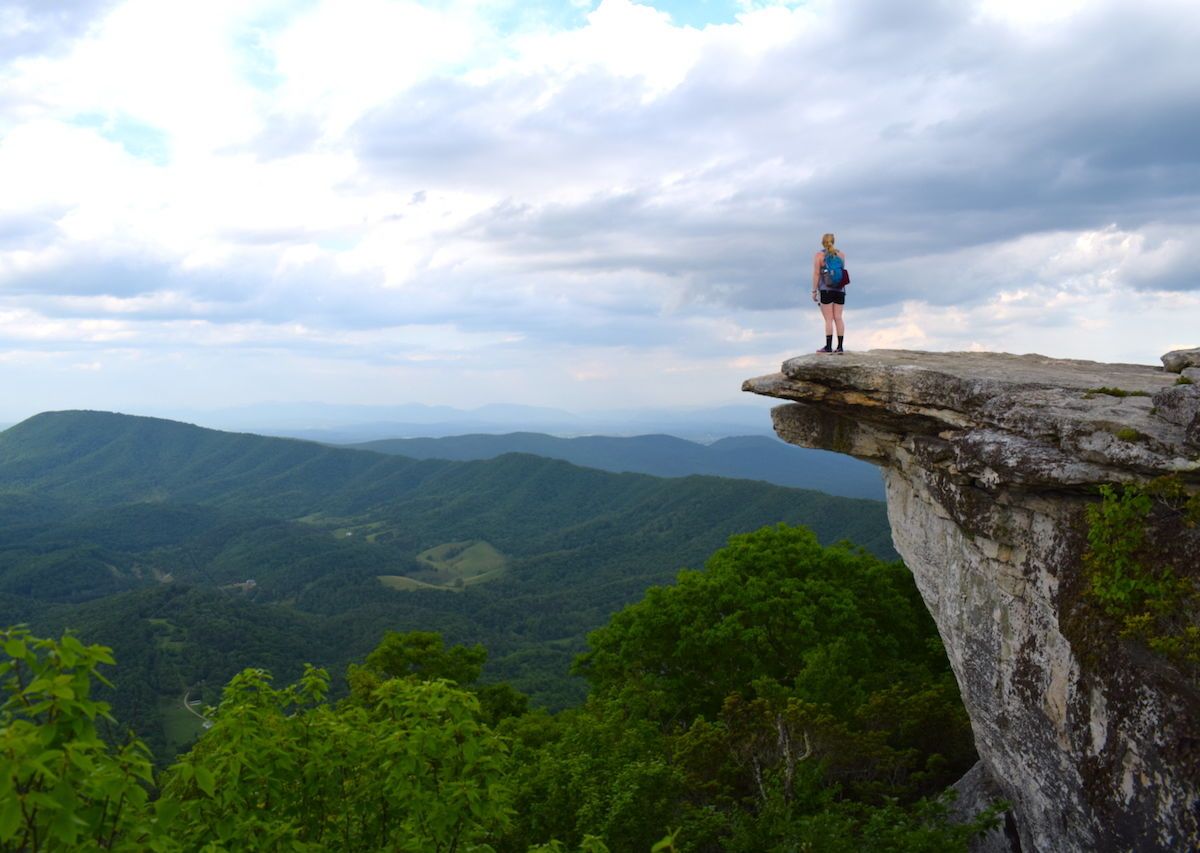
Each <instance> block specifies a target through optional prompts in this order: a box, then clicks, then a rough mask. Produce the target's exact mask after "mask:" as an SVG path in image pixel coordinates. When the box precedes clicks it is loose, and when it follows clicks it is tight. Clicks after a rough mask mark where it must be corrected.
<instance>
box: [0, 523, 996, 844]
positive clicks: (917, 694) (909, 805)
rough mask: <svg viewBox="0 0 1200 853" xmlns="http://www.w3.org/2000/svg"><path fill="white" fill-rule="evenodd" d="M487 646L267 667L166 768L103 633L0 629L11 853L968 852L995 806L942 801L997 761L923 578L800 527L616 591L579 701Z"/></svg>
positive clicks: (421, 638) (436, 646)
mask: <svg viewBox="0 0 1200 853" xmlns="http://www.w3.org/2000/svg"><path fill="white" fill-rule="evenodd" d="M486 654H487V651H486V649H485V648H483V647H482V646H470V647H466V646H449V647H448V646H447V645H446V644H445V643H444V642H443V638H442V637H441V636H439V635H438V634H436V633H424V632H407V633H397V632H388V633H386V634H385V635H383V636H382V637H380V638H379V641H378V645H377V646H376V648H375V649H374V650H373V651H371V652H370V653H369V654H366V655H365V656H364V657H363V659H362V660H361V661H360V662H358V663H355V664H353V665H351V666H350V667H349V670H348V677H347V680H348V682H349V692H348V695H346V696H344V697H343V698H341V699H334V698H332V697H331V695H330V678H329V674H328V673H327V672H326V671H324V670H322V669H320V668H312V667H306V668H305V669H304V671H303V673H302V674H300V675H299V677H298V678H297V679H295V683H293V684H290V685H288V684H286V683H285V682H283V681H279V680H275V681H273V680H272V677H271V673H269V672H268V671H266V670H265V669H262V668H254V669H248V670H246V671H244V672H242V673H240V674H238V675H236V676H235V677H234V678H232V680H230V682H229V684H228V685H227V686H226V687H225V688H224V690H223V691H222V693H221V696H220V702H219V705H218V706H217V707H214V708H209V709H206V710H204V711H203V713H205V714H206V715H207V717H208V718H209V722H210V724H211V728H209V729H208V730H207V731H206V732H205V733H204V734H203V735H202V737H201V738H200V740H199V742H198V743H197V744H196V745H195V746H194V748H192V749H191V750H190V751H189V752H187V753H186V754H185V755H182V756H181V757H180V758H179V760H178V761H177V762H174V763H173V764H172V766H171V767H170V768H168V769H166V770H165V771H160V772H156V771H155V770H154V769H153V768H152V766H151V763H150V761H149V759H148V756H147V754H146V752H145V750H144V748H143V747H142V746H141V744H140V743H139V742H137V741H132V742H130V741H127V740H126V741H119V742H112V743H110V744H106V743H105V742H104V740H102V739H101V737H100V735H101V734H102V730H103V724H104V716H103V711H104V709H103V707H102V706H97V705H96V704H95V703H94V702H93V701H92V698H91V696H90V692H91V690H92V689H93V687H94V681H95V676H94V673H96V671H97V670H98V669H103V670H104V671H106V672H109V673H111V672H112V669H111V664H112V663H113V659H112V657H111V656H110V655H109V654H108V651H107V650H105V649H103V648H100V647H85V646H83V645H81V644H80V643H79V642H78V641H77V640H76V639H75V638H73V637H69V636H68V637H64V638H63V640H62V641H61V642H54V641H50V640H41V639H37V638H36V637H33V636H30V635H29V634H28V633H27V632H25V631H22V630H11V629H10V630H3V629H0V754H3V755H4V756H5V759H6V764H5V767H6V768H7V769H6V771H5V774H4V775H3V776H0V785H4V786H5V789H4V791H3V792H4V794H5V797H4V798H0V849H4V850H27V849H84V848H86V849H93V848H95V849H114V850H159V851H177V850H201V849H203V850H208V851H220V850H247V849H254V850H264V851H267V850H269V851H285V850H287V851H297V850H305V851H325V850H338V851H358V850H361V851H374V850H412V851H477V853H483V851H493V853H566V851H580V853H607V851H610V850H611V851H621V853H625V851H629V853H633V851H650V850H651V847H652V846H653V850H654V851H657V852H658V853H685V851H686V853H761V851H772V850H778V851H785V850H814V851H818V850H819V851H822V853H859V851H863V850H870V851H874V853H950V851H963V853H965V851H966V849H967V848H966V843H967V839H968V838H969V837H971V836H972V835H973V834H975V833H976V832H977V831H979V829H980V828H982V827H983V826H985V825H987V824H988V823H989V822H990V821H991V816H990V814H984V815H982V816H981V817H980V818H979V819H977V820H976V821H974V822H973V823H971V824H969V825H965V826H963V825H959V826H955V825H951V824H949V823H948V822H947V820H946V811H945V800H944V799H943V797H942V794H943V792H944V791H945V789H946V786H947V785H948V784H950V783H951V782H953V781H954V780H955V779H957V778H958V777H959V776H961V774H962V773H963V771H964V770H966V769H967V768H968V767H969V766H971V764H972V763H973V762H974V761H975V759H976V757H975V754H974V750H973V748H972V739H971V730H970V725H969V723H968V721H967V717H966V714H965V712H964V710H963V707H962V703H961V701H960V699H959V696H958V693H957V690H956V686H955V682H954V679H953V677H952V676H951V673H950V669H949V666H948V663H947V660H946V656H945V653H944V652H943V650H942V647H941V644H940V642H939V640H938V637H937V633H936V631H935V629H934V626H933V623H932V620H930V618H929V616H928V614H927V613H926V612H925V609H924V606H923V605H922V602H921V599H920V596H919V595H918V593H917V591H916V589H915V586H914V584H913V581H912V577H911V576H910V575H909V574H908V572H907V571H906V570H905V569H904V567H903V566H902V565H900V564H898V563H884V562H882V561H880V560H878V559H876V558H874V557H872V556H871V555H869V554H866V553H864V552H861V551H857V550H855V549H853V548H850V547H845V546H835V547H832V548H822V547H820V546H819V545H818V544H817V541H816V538H815V537H814V536H813V535H812V533H811V532H809V531H807V530H803V529H800V528H789V527H786V526H783V525H778V526H774V527H767V528H763V529H762V530H759V531H757V532H755V533H752V534H747V535H741V536H737V537H734V538H733V539H732V540H731V542H730V544H729V545H728V546H727V547H725V548H722V549H720V550H719V551H717V552H716V553H715V554H713V555H712V556H711V557H710V559H708V560H707V562H706V565H705V567H704V570H703V571H692V572H684V573H681V574H680V575H679V577H678V578H677V581H676V583H674V584H673V585H670V586H662V587H654V588H651V589H650V590H648V592H647V593H646V595H645V596H644V597H643V598H641V600H639V601H637V602H636V603H634V604H632V605H630V606H629V607H627V608H625V609H624V610H622V611H621V612H619V613H618V614H616V615H615V616H614V617H613V618H612V619H611V620H610V621H608V623H607V624H606V625H605V626H603V627H602V628H600V629H599V630H597V631H595V632H593V633H592V634H591V635H590V636H589V638H588V650H587V652H586V654H584V655H582V656H581V657H580V658H579V659H578V661H577V663H576V666H577V669H578V671H579V672H580V673H581V674H582V675H583V676H584V677H585V678H586V679H587V683H588V684H589V687H590V692H589V695H588V698H587V701H586V702H584V703H582V704H581V705H580V706H578V707H576V708H573V709H570V710H567V711H563V712H560V713H558V714H554V715H551V714H547V713H546V712H545V711H541V710H536V709H534V710H530V709H529V707H528V703H527V701H526V700H525V698H524V697H523V696H521V695H520V693H518V692H517V691H514V690H513V689H512V688H511V686H509V685H506V684H498V685H497V684H492V685H483V684H480V682H479V674H480V667H481V665H482V663H483V661H484V659H485V657H486ZM117 664H118V672H119V670H120V667H122V666H124V662H123V660H122V659H121V657H120V654H119V653H118V655H117ZM197 713H199V712H197ZM98 724H99V725H98Z"/></svg>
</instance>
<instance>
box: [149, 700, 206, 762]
mask: <svg viewBox="0 0 1200 853" xmlns="http://www.w3.org/2000/svg"><path fill="white" fill-rule="evenodd" d="M158 712H159V714H160V715H161V716H162V721H163V735H164V736H165V737H166V741H167V751H168V753H169V754H171V755H174V754H175V753H178V752H181V751H182V750H183V748H184V747H186V746H187V745H188V744H190V743H191V742H192V741H193V740H195V739H196V738H197V737H198V736H199V735H200V731H201V727H202V726H203V724H204V721H203V720H201V719H200V718H199V717H197V716H196V715H195V714H193V713H192V712H191V711H189V710H188V709H187V708H185V707H183V695H182V694H176V695H174V696H160V697H158Z"/></svg>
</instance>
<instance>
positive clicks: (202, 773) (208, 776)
mask: <svg viewBox="0 0 1200 853" xmlns="http://www.w3.org/2000/svg"><path fill="white" fill-rule="evenodd" d="M196 786H197V787H198V788H199V789H200V790H201V791H203V792H204V793H206V794H208V795H209V796H210V797H211V796H212V795H213V792H214V791H216V789H217V781H216V779H215V778H214V777H213V774H212V771H211V770H209V769H208V768H207V767H205V766H204V765H202V764H198V765H196Z"/></svg>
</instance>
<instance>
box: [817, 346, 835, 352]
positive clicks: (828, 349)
mask: <svg viewBox="0 0 1200 853" xmlns="http://www.w3.org/2000/svg"><path fill="white" fill-rule="evenodd" d="M817 352H833V350H831V349H830V348H829V347H821V348H820V349H819V350H817Z"/></svg>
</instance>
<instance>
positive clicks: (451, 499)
mask: <svg viewBox="0 0 1200 853" xmlns="http://www.w3.org/2000/svg"><path fill="white" fill-rule="evenodd" d="M778 522H784V523H789V524H801V523H802V524H804V525H806V526H809V527H811V528H812V529H813V530H814V531H816V532H817V534H818V536H819V537H820V539H821V540H822V541H824V542H833V541H837V540H840V539H849V540H851V541H853V542H856V543H858V544H859V545H861V546H864V547H866V548H869V549H871V550H873V551H875V552H876V553H877V554H879V555H881V556H884V557H886V558H889V559H892V558H894V557H895V552H894V551H893V550H892V547H891V539H890V529H889V527H888V524H887V520H886V514H885V508H884V505H883V504H882V503H880V502H877V501H867V500H850V499H846V498H840V497H834V496H830V495H827V494H823V493H820V492H814V491H800V490H796V489H789V488H784V487H780V486H776V485H771V484H767V483H761V482H751V481H748V480H734V479H727V478H718V477H705V476H690V477H679V478H671V479H663V478H657V477H651V476H647V475H644V474H630V473H626V474H616V473H609V472H605V471H600V470H595V469H591V468H581V467H578V466H575V465H572V464H569V463H567V462H564V461H560V460H556V459H548V458H543V457H538V456H532V455H528V454H515V453H509V454H505V455H502V456H499V457H496V458H494V459H488V460H477V461H447V460H438V459H423V460H422V459H413V458H408V457H403V456H395V455H386V454H382V453H377V452H370V451H365V450H356V449H348V448H337V447H329V446H325V445H321V444H317V443H313V442H306V441H298V440H294V439H283V438H269V437H263V436H256V435H246V434H232V433H224V432H217V431H214V430H208V429H203V428H200V427H195V426H191V425H188V424H181V423H176V422H171V421H164V420H159V419H154V418H144V417H133V416H127V415H116V414H109V413H102V412H53V413H45V414H42V415H38V416H35V417H33V418H30V419H28V420H26V421H24V422H22V423H20V424H18V425H16V426H15V427H12V428H10V429H8V430H6V431H5V432H3V433H0V622H4V623H14V622H22V621H24V622H29V623H31V624H32V625H33V626H34V627H35V628H37V629H38V630H42V631H47V632H50V633H55V632H58V631H61V630H62V629H63V628H65V627H74V628H76V629H78V630H79V631H80V633H81V634H83V635H84V636H85V638H87V639H90V640H94V641H100V642H104V643H106V644H108V645H111V646H114V648H115V650H116V653H117V656H118V660H119V661H120V663H121V667H120V670H119V674H118V678H119V679H120V680H121V685H119V686H121V691H120V694H119V696H120V699H119V702H118V706H117V709H118V711H119V713H120V714H121V715H122V718H123V719H126V720H131V721H132V720H137V721H140V725H139V731H142V732H153V731H159V732H166V731H167V730H166V729H165V728H164V724H163V718H164V717H166V716H167V715H169V714H170V713H171V711H172V709H175V708H176V706H177V705H178V704H179V697H180V696H181V695H182V693H183V692H184V691H186V690H188V689H191V688H195V689H197V691H198V692H199V693H200V694H201V695H204V691H205V690H210V691H211V690H213V689H215V687H214V685H219V684H221V683H223V682H224V680H226V679H227V678H228V677H229V676H230V675H231V674H232V673H233V672H236V671H237V670H238V669H240V668H242V667H244V666H251V665H253V666H266V667H268V668H271V669H273V670H274V671H275V672H276V674H277V675H278V676H279V677H281V678H286V677H290V676H292V675H294V674H295V673H296V672H297V671H298V668H299V666H300V664H301V663H302V662H304V661H311V662H313V663H317V664H323V665H327V666H329V667H331V669H332V671H333V672H335V673H339V672H341V670H342V667H344V664H345V662H347V661H349V660H352V659H355V658H356V657H361V656H362V655H364V654H365V653H366V652H367V651H368V650H369V649H370V648H372V647H373V646H374V644H375V643H376V642H378V640H379V638H380V636H382V634H383V632H384V631H387V630H417V629H420V630H437V631H440V632H442V633H443V634H445V635H446V637H447V639H448V640H450V641H453V642H469V643H473V642H481V643H484V644H485V645H486V646H487V648H488V649H489V651H490V653H491V654H492V659H491V660H490V661H489V664H488V670H487V673H488V675H490V677H492V678H504V679H506V680H509V681H510V682H512V683H513V684H514V685H515V686H517V687H518V688H520V689H522V690H525V691H526V692H528V693H530V694H531V695H532V696H533V697H534V699H535V701H537V702H539V703H543V704H547V705H551V706H562V705H563V704H567V703H570V702H572V701H575V700H577V699H578V698H579V696H580V687H579V685H577V684H575V683H574V682H572V680H571V679H570V678H569V677H568V675H567V670H568V666H569V663H570V661H571V659H572V658H573V656H574V655H575V654H576V653H578V652H579V651H580V650H582V647H583V638H584V636H585V634H586V633H587V631H588V630H591V629H592V628H595V627H598V626H599V625H601V624H603V623H604V622H605V621H606V620H607V619H608V617H609V616H610V615H611V614H612V613H613V612H615V611H616V610H617V609H619V608H620V607H621V606H623V605H625V604H627V603H629V602H631V601H633V600H636V599H637V598H639V597H640V596H641V595H642V594H643V593H644V591H645V589H646V588H647V587H649V586H651V585H653V584H660V583H664V582H669V581H671V580H672V579H673V578H674V576H675V574H676V573H677V572H678V570H679V569H681V568H683V567H693V568H696V567H699V566H700V565H701V564H702V563H703V561H704V560H705V559H706V558H707V556H708V555H709V554H711V553H712V552H713V551H714V550H716V549H717V548H719V547H720V546H721V545H723V544H724V543H725V542H726V540H727V539H728V537H729V536H730V535H732V534H734V533H738V532H745V531H750V530H755V529H758V528H759V527H762V526H764V525H767V524H775V523H778ZM251 581H252V582H253V583H251ZM204 698H205V699H206V700H211V699H214V698H215V695H205V697H204ZM147 736H151V737H152V735H147ZM181 738H182V736H181V735H179V734H178V732H176V733H175V734H174V735H172V734H170V733H169V732H168V733H167V734H163V735H162V739H161V741H160V746H163V747H164V748H168V749H169V748H173V747H170V746H167V744H173V745H174V746H175V747H177V746H179V745H180V743H181Z"/></svg>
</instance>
